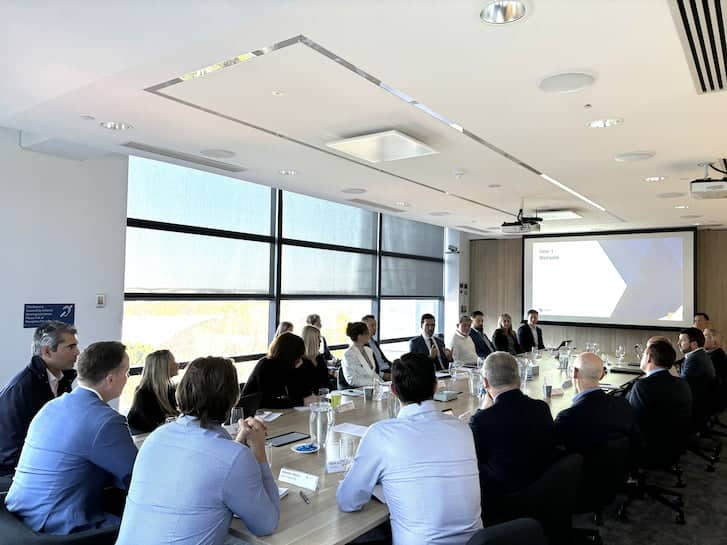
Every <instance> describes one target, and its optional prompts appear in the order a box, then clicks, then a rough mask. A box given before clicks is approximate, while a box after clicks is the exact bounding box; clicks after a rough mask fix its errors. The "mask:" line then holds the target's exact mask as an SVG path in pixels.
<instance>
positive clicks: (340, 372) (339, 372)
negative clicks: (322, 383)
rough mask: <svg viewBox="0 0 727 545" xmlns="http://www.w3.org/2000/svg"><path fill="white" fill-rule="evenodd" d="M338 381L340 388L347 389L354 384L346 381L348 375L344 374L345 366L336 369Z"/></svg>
mask: <svg viewBox="0 0 727 545" xmlns="http://www.w3.org/2000/svg"><path fill="white" fill-rule="evenodd" d="M336 383H337V385H338V389H339V390H347V389H349V388H351V387H352V386H351V385H350V384H349V383H348V382H347V381H346V377H345V376H344V374H343V368H342V367H339V368H338V369H337V370H336Z"/></svg>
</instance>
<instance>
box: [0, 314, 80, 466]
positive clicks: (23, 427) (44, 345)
mask: <svg viewBox="0 0 727 545" xmlns="http://www.w3.org/2000/svg"><path fill="white" fill-rule="evenodd" d="M76 333H77V331H76V328H75V327H73V326H72V325H69V324H66V323H64V322H56V321H51V322H46V323H44V324H42V325H41V326H40V327H38V328H37V329H36V330H35V333H34V334H33V358H32V359H31V360H30V364H28V366H27V367H25V368H24V369H23V370H22V371H20V372H19V373H18V374H17V375H15V376H14V377H13V378H12V380H10V382H9V383H8V384H7V385H6V386H5V387H4V388H3V389H2V390H0V430H2V433H0V478H1V477H3V476H5V477H8V478H9V477H10V476H12V474H13V472H14V471H15V466H16V465H17V463H18V458H20V450H21V449H22V448H23V441H25V435H26V434H27V433H28V426H30V421H31V420H33V417H34V416H35V415H36V414H37V413H38V411H39V410H40V409H41V407H43V405H45V404H46V403H48V402H49V401H50V400H51V399H54V398H56V397H58V396H60V395H61V394H63V393H66V392H70V391H71V384H72V383H73V381H74V380H75V378H76V372H75V371H74V370H73V364H75V363H76V358H78V337H77V336H76Z"/></svg>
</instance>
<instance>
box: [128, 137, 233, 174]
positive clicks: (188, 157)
mask: <svg viewBox="0 0 727 545" xmlns="http://www.w3.org/2000/svg"><path fill="white" fill-rule="evenodd" d="M121 145H122V146H124V147H126V148H130V149H134V150H137V151H143V152H146V153H151V154H153V155H161V156H162V157H168V158H170V159H177V160H178V161H186V162H187V163H192V164H194V165H199V166H202V167H208V168H216V169H217V170H224V171H225V172H243V171H244V170H245V169H244V168H242V167H240V166H237V165H233V164H230V163H223V162H222V161H215V160H214V159H206V158H204V157H197V156H196V155H192V154H190V153H183V152H181V151H174V150H170V149H165V148H157V147H156V146H150V145H148V144H141V143H139V142H125V143H124V144H121Z"/></svg>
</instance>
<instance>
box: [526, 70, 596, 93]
mask: <svg viewBox="0 0 727 545" xmlns="http://www.w3.org/2000/svg"><path fill="white" fill-rule="evenodd" d="M595 81H596V77H595V76H594V75H593V74H588V73H586V72H565V73H563V74H555V75H553V76H548V77H547V78H544V79H542V80H540V83H538V87H540V90H541V91H544V92H546V93H574V92H576V91H580V90H581V89H585V88H586V87H588V86H589V85H593V82H595Z"/></svg>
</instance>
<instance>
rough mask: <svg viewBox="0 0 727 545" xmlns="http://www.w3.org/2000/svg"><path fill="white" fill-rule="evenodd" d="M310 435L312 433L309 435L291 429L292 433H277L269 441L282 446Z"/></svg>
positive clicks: (276, 445)
mask: <svg viewBox="0 0 727 545" xmlns="http://www.w3.org/2000/svg"><path fill="white" fill-rule="evenodd" d="M309 437H310V435H308V434H307V433H301V432H299V431H291V432H290V433H284V434H282V435H276V436H275V437H271V438H270V439H268V441H270V444H272V445H273V446H274V447H282V446H283V445H289V444H290V443H295V442H296V441H302V440H303V439H308V438H309Z"/></svg>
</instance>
